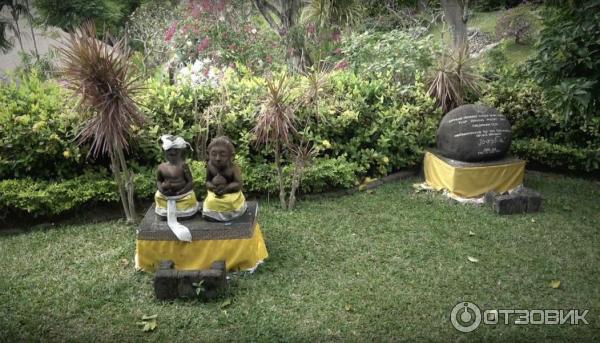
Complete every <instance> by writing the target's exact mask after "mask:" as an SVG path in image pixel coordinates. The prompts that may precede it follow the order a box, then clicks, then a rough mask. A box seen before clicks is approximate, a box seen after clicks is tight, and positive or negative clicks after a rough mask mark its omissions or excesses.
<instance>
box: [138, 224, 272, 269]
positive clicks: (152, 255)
mask: <svg viewBox="0 0 600 343" xmlns="http://www.w3.org/2000/svg"><path fill="white" fill-rule="evenodd" d="M268 256H269V254H268V252H267V247H266V246H265V241H264V238H263V235H262V232H261V230H260V226H259V225H258V223H257V224H256V226H255V227H254V234H253V235H252V237H251V238H246V239H224V240H219V239H215V240H194V241H192V242H189V243H188V242H181V241H175V240H140V239H138V240H137V241H136V254H135V265H136V268H137V269H141V270H143V271H146V272H154V271H156V269H157V268H158V264H159V262H160V261H162V260H172V261H173V262H175V267H176V268H177V270H198V269H209V268H210V266H211V264H212V263H213V262H215V261H219V260H225V261H226V268H227V271H252V270H254V269H255V268H256V267H257V266H258V265H259V264H260V263H262V262H263V261H264V260H265V259H266V258H267V257H268Z"/></svg>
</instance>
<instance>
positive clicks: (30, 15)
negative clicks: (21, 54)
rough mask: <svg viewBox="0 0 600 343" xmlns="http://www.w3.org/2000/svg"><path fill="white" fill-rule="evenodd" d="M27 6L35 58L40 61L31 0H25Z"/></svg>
mask: <svg viewBox="0 0 600 343" xmlns="http://www.w3.org/2000/svg"><path fill="white" fill-rule="evenodd" d="M25 6H26V8H27V13H28V14H29V15H28V18H29V29H30V30H31V39H32V40H33V49H34V51H35V59H36V60H37V61H38V62H39V60H40V52H39V50H38V47H37V41H36V40H35V32H34V30H33V14H31V9H30V8H29V0H25Z"/></svg>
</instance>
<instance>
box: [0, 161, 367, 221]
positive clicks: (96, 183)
mask: <svg viewBox="0 0 600 343" xmlns="http://www.w3.org/2000/svg"><path fill="white" fill-rule="evenodd" d="M238 163H239V164H240V166H241V168H242V174H243V177H244V189H245V191H246V192H248V193H274V192H275V191H276V190H277V185H276V182H275V178H274V175H273V173H272V168H271V166H269V165H255V166H249V165H248V164H246V163H244V162H243V161H240V160H239V159H238ZM189 166H190V169H191V171H192V176H193V178H194V191H195V192H196V194H199V195H200V194H205V193H206V188H205V185H204V183H205V181H206V167H205V163H204V162H200V161H189ZM357 170H358V168H357V166H356V164H354V163H351V162H348V161H346V159H345V158H344V157H343V156H342V157H339V158H320V159H317V160H316V161H314V163H313V164H311V165H310V166H309V167H308V168H307V171H306V174H305V175H304V178H303V182H302V187H301V190H302V191H303V192H304V193H308V192H324V191H329V190H334V189H343V188H349V187H352V186H354V185H355V182H356V180H357ZM285 172H286V177H287V178H290V177H291V176H290V170H289V169H286V170H285ZM134 184H135V192H136V193H135V195H136V197H137V198H139V199H152V197H153V196H154V193H155V192H156V177H155V170H154V169H153V168H144V169H141V170H138V171H137V172H136V173H135V177H134ZM116 201H119V193H118V189H117V185H116V183H115V181H114V180H113V178H112V177H111V176H110V174H109V173H108V172H88V173H85V174H83V175H80V176H77V177H74V178H71V179H68V180H63V181H44V180H34V179H31V178H22V179H8V180H2V181H0V218H2V217H3V216H6V215H7V214H8V213H15V212H21V213H28V214H32V215H34V216H39V215H57V214H61V213H63V212H66V211H69V210H72V209H74V208H77V207H80V206H82V205H84V204H91V203H99V202H116Z"/></svg>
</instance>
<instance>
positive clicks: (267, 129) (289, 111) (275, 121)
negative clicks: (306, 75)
mask: <svg viewBox="0 0 600 343" xmlns="http://www.w3.org/2000/svg"><path fill="white" fill-rule="evenodd" d="M291 82H292V80H291V79H290V78H289V77H288V76H287V75H286V74H285V73H282V74H279V75H277V76H274V77H271V78H267V80H266V88H267V92H266V94H265V97H264V99H263V102H262V106H261V109H260V112H259V114H258V117H257V119H256V126H255V127H254V129H253V131H254V134H255V140H256V143H257V144H263V145H267V146H269V145H271V146H272V148H273V153H274V155H275V167H276V168H277V179H278V183H279V201H280V202H281V207H282V208H284V209H285V208H287V207H288V206H287V203H286V200H285V193H286V192H285V187H284V181H283V166H282V165H281V156H282V154H283V152H284V149H285V148H287V147H289V145H290V142H291V138H292V135H293V134H295V133H296V132H297V130H296V127H295V116H294V105H293V101H292V100H293V99H292V94H293V87H292V85H291Z"/></svg>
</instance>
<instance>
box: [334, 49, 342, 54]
mask: <svg viewBox="0 0 600 343" xmlns="http://www.w3.org/2000/svg"><path fill="white" fill-rule="evenodd" d="M333 54H334V55H341V54H342V49H341V48H336V49H335V50H333Z"/></svg>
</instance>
